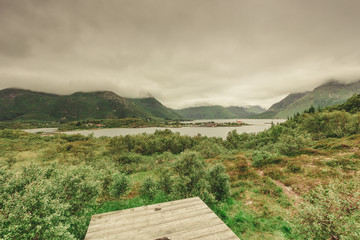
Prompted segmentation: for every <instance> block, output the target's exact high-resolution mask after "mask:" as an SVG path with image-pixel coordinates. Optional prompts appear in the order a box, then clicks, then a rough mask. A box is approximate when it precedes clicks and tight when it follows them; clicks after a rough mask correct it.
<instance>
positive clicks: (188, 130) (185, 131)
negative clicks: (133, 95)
mask: <svg viewBox="0 0 360 240" xmlns="http://www.w3.org/2000/svg"><path fill="white" fill-rule="evenodd" d="M236 121H242V122H244V123H246V124H248V125H244V126H240V127H181V128H169V127H151V128H104V129H97V130H80V131H70V132H64V133H66V134H77V133H80V134H83V135H88V134H92V133H93V134H94V137H102V136H108V137H114V136H120V135H128V134H130V135H134V134H141V133H149V134H151V133H154V132H155V131H156V130H165V129H170V130H171V131H172V132H179V133H180V134H181V135H188V136H196V135H198V134H201V135H202V136H208V137H221V138H226V136H227V134H228V133H229V132H230V131H232V130H236V131H237V132H238V133H256V132H261V131H264V130H265V129H268V128H270V127H271V124H272V123H273V124H278V123H281V122H285V121H286V120H285V119H208V120H195V121H187V122H184V123H198V122H216V123H224V122H236Z"/></svg>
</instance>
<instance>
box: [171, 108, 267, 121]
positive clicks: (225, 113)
mask: <svg viewBox="0 0 360 240" xmlns="http://www.w3.org/2000/svg"><path fill="white" fill-rule="evenodd" d="M265 111H266V109H264V108H262V107H260V106H246V107H238V106H231V107H222V106H218V105H217V106H201V107H190V108H184V109H179V110H176V112H177V113H179V114H180V115H182V116H184V117H185V118H187V119H235V118H252V117H254V116H256V115H258V114H259V113H262V112H265Z"/></svg>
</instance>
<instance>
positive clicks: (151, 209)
mask: <svg viewBox="0 0 360 240" xmlns="http://www.w3.org/2000/svg"><path fill="white" fill-rule="evenodd" d="M200 201H201V200H200ZM198 207H199V208H203V207H204V203H202V201H201V202H199V201H191V202H184V203H177V204H174V205H169V204H166V205H165V206H161V205H160V204H156V205H149V206H146V207H140V208H137V209H136V210H134V211H132V212H131V211H127V210H122V211H124V212H121V211H117V214H116V215H114V214H111V215H110V214H109V215H106V216H105V217H104V216H99V215H94V216H99V217H94V216H93V217H92V218H91V223H92V225H98V224H104V223H107V222H112V221H123V220H122V219H132V218H141V217H143V216H145V215H146V216H148V215H151V214H157V213H159V212H165V211H174V210H177V209H188V208H193V209H194V210H195V211H196V210H197V208H198ZM205 207H207V206H206V204H205ZM158 209H161V210H160V211H155V210H158ZM119 214H120V215H121V217H122V218H119ZM100 215H102V214H100Z"/></svg>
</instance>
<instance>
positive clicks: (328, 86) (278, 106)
mask: <svg viewBox="0 0 360 240" xmlns="http://www.w3.org/2000/svg"><path fill="white" fill-rule="evenodd" d="M359 93H360V81H357V82H353V83H348V84H345V83H340V82H337V81H330V82H327V83H325V84H323V85H321V86H319V87H317V88H315V89H314V90H313V91H311V92H305V93H292V94H290V95H288V96H287V97H286V98H284V99H283V100H281V101H280V102H278V103H275V104H274V105H272V106H271V107H270V108H269V109H268V110H267V111H266V112H264V113H262V114H260V115H258V116H256V118H288V117H292V116H293V115H295V114H297V113H302V112H303V111H305V110H307V109H309V108H310V107H311V106H313V107H314V108H316V109H317V108H319V107H322V108H323V107H327V106H332V105H336V104H341V103H344V102H345V101H346V100H347V99H348V98H350V97H351V96H352V95H354V94H359Z"/></svg>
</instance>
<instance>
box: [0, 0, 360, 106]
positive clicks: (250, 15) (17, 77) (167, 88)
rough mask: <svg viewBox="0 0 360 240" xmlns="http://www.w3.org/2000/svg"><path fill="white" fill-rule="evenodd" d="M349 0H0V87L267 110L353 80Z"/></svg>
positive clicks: (355, 16)
mask: <svg viewBox="0 0 360 240" xmlns="http://www.w3.org/2000/svg"><path fill="white" fill-rule="evenodd" d="M359 16H360V2H359V1H357V0H347V1H337V0H319V1H313V0H295V1H288V0H268V1H267V0H266V1H265V0H241V1H238V0H226V1H223V0H195V1H194V0H173V1H169V0H64V1H56V0H46V1H45V0H17V1H13V0H0V33H1V34H0V88H6V87H23V88H30V89H33V90H39V91H50V92H54V93H59V94H64V93H71V92H74V91H91V90H111V91H114V92H116V93H118V94H120V95H122V96H125V97H139V96H149V95H151V96H154V97H156V98H158V99H159V100H160V101H161V102H162V103H164V104H165V105H167V106H169V107H173V108H181V107H188V106H192V105H200V104H221V105H227V106H228V105H247V104H260V105H262V106H266V107H269V106H270V105H271V104H272V103H273V102H274V101H277V100H279V99H280V98H281V97H283V96H285V95H286V94H289V93H290V92H298V91H305V90H311V89H313V88H314V87H316V86H318V85H319V84H321V83H323V82H324V81H326V80H328V79H331V78H338V79H343V80H344V81H352V80H358V79H359V78H360V65H359V62H360V50H359V49H360V46H359V45H360V32H359V31H358V23H359V22H360V17H359Z"/></svg>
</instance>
